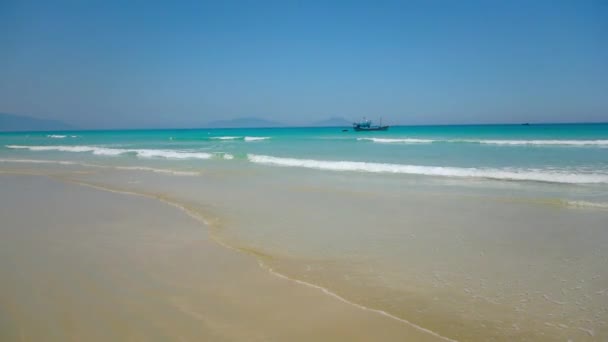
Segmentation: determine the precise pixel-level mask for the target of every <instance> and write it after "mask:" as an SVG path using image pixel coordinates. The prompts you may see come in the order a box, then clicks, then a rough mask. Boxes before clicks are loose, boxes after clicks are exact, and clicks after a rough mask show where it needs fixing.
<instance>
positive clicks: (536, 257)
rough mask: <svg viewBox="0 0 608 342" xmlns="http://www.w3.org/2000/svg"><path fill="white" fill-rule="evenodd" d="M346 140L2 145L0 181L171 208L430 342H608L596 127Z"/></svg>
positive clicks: (265, 136) (136, 133) (183, 136)
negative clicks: (79, 187)
mask: <svg viewBox="0 0 608 342" xmlns="http://www.w3.org/2000/svg"><path fill="white" fill-rule="evenodd" d="M342 129H343V128H272V129H197V130H133V131H72V132H44V133H42V132H38V133H32V132H29V133H28V132H24V133H3V134H0V171H6V172H26V173H31V172H33V173H36V174H50V175H52V176H57V177H60V178H61V179H68V180H73V181H77V182H80V183H85V184H93V185H95V186H102V187H108V188H110V189H117V190H119V191H124V192H127V193H141V194H157V195H158V197H157V198H171V199H172V201H173V202H176V203H181V205H184V206H188V207H189V208H194V209H197V210H199V209H200V214H201V216H203V217H205V219H206V220H207V221H208V222H209V225H210V227H211V231H212V235H213V236H214V237H215V238H217V239H218V240H220V241H222V243H223V244H226V245H229V246H231V247H233V248H235V249H239V250H242V251H245V252H246V253H248V254H251V255H252V256H254V257H256V258H259V261H260V264H262V265H264V266H265V267H269V268H272V269H273V270H274V271H275V272H279V273H281V274H283V275H285V276H288V277H290V278H294V279H298V280H302V281H305V282H308V283H310V284H314V285H315V286H320V287H323V288H325V289H327V291H331V292H332V293H335V294H337V295H339V296H341V297H342V298H344V299H345V300H347V301H349V302H352V303H356V304H357V305H360V306H363V307H369V308H372V309H378V310H383V311H385V312H387V313H389V314H390V315H392V316H394V317H398V318H400V319H405V320H407V321H409V322H412V323H415V324H416V325H418V326H421V327H424V328H426V329H429V330H432V331H435V332H437V333H439V334H441V335H442V336H447V337H450V338H454V339H457V340H463V341H469V340H478V341H487V340H504V341H511V340H534V341H537V340H548V341H553V340H564V341H567V340H568V339H571V340H576V341H579V340H590V341H592V340H606V339H607V338H608V273H607V272H606V264H608V253H607V252H606V250H607V249H606V248H605V247H606V246H607V244H608V230H607V229H606V227H607V225H606V222H608V124H573V125H565V124H564V125H531V126H523V125H483V126H419V127H391V128H390V130H389V131H387V132H359V133H356V132H353V131H351V130H349V131H347V132H343V131H342ZM194 209H193V210H194ZM168 229H170V227H168Z"/></svg>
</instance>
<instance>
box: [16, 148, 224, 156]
mask: <svg viewBox="0 0 608 342" xmlns="http://www.w3.org/2000/svg"><path fill="white" fill-rule="evenodd" d="M6 147H8V148H11V149H27V150H30V151H60V152H91V153H93V154H95V155H104V156H117V155H121V154H125V153H134V154H135V155H137V156H138V157H142V158H167V159H210V158H212V157H213V155H212V154H211V153H206V152H190V151H173V150H154V149H124V148H108V147H97V146H82V145H76V146H68V145H55V146H25V145H6Z"/></svg>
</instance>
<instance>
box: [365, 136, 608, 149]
mask: <svg viewBox="0 0 608 342" xmlns="http://www.w3.org/2000/svg"><path fill="white" fill-rule="evenodd" d="M357 140H360V141H365V140H367V141H372V142H375V143H382V144H423V143H426V144H430V143H469V144H485V145H506V146H571V147H575V146H579V147H581V146H586V147H608V140H601V139H598V140H557V139H553V140H542V139H536V140H493V139H489V140H485V139H418V138H373V137H370V138H357Z"/></svg>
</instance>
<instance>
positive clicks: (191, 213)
mask: <svg viewBox="0 0 608 342" xmlns="http://www.w3.org/2000/svg"><path fill="white" fill-rule="evenodd" d="M66 181H68V182H71V183H74V184H78V185H81V186H86V187H91V188H94V189H97V190H102V191H108V192H113V193H118V194H124V195H132V196H138V197H144V198H153V199H156V200H158V201H160V202H162V203H165V204H167V205H170V206H172V207H175V208H177V209H179V210H181V211H182V212H184V213H185V214H186V215H188V216H190V217H191V218H193V219H194V220H196V221H199V222H202V223H203V224H204V225H206V226H207V227H210V226H211V223H210V222H209V221H208V220H206V219H205V217H204V216H203V215H201V214H200V213H198V212H197V211H195V210H193V209H191V208H189V207H188V206H186V205H184V204H182V203H180V202H179V201H177V200H174V199H171V198H169V197H167V196H160V195H155V194H150V193H140V192H135V191H128V190H118V189H113V188H110V187H107V186H102V185H96V184H90V183H86V182H83V181H76V180H66ZM213 241H215V242H216V243H217V244H219V245H220V246H223V247H225V248H228V249H231V250H233V251H236V252H239V253H243V254H247V255H252V254H251V253H247V252H245V251H243V250H242V249H239V248H238V247H234V246H231V245H229V244H227V243H225V242H223V241H221V240H220V239H219V238H213ZM254 257H255V256H254ZM256 259H257V261H258V265H259V266H260V268H262V269H264V270H266V271H268V273H270V274H271V275H273V276H275V277H277V278H280V279H284V280H287V281H291V282H294V283H296V284H298V285H303V286H306V287H310V288H313V289H316V290H319V291H321V292H322V293H324V294H325V295H328V296H330V297H332V298H334V299H337V300H339V301H341V302H343V303H345V304H348V305H351V306H354V307H356V308H358V309H361V310H364V311H369V312H373V313H375V314H378V315H381V316H384V317H387V318H390V319H392V320H395V321H397V322H401V323H403V324H406V325H408V326H410V327H412V328H414V329H417V330H419V331H422V332H425V333H428V334H430V335H432V336H435V337H437V338H439V339H442V340H444V341H450V342H458V340H454V339H451V338H449V337H446V336H443V335H441V334H439V333H437V332H435V331H432V330H430V329H427V328H424V327H421V326H419V325H417V324H414V323H412V322H410V321H408V320H406V319H404V318H401V317H398V316H395V315H392V314H390V313H388V312H386V311H384V310H380V309H374V308H370V307H367V306H365V305H362V304H358V303H355V302H351V301H349V300H348V299H346V298H344V297H342V296H340V295H339V294H337V293H335V292H332V291H331V290H329V289H327V288H325V287H323V286H320V285H316V284H313V283H309V282H307V281H303V280H299V279H296V278H291V277H289V276H287V275H284V274H282V273H279V272H277V271H275V270H274V269H272V268H271V267H270V266H268V265H266V264H265V263H264V262H263V261H262V260H260V259H259V258H257V257H256Z"/></svg>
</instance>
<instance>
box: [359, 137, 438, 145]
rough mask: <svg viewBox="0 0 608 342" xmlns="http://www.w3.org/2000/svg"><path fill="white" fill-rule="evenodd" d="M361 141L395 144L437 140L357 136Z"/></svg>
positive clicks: (428, 142) (423, 142)
mask: <svg viewBox="0 0 608 342" xmlns="http://www.w3.org/2000/svg"><path fill="white" fill-rule="evenodd" d="M357 140H359V141H364V140H368V141H373V142H375V143H383V144H394V143H403V144H430V143H432V142H435V141H437V140H432V139H415V138H357Z"/></svg>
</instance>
